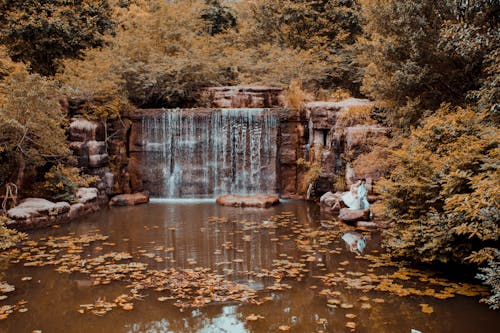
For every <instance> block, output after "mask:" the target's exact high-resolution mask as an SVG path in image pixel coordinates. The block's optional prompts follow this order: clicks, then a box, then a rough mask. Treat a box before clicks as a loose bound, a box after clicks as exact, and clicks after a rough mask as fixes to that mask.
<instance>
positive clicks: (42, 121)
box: [0, 66, 70, 186]
mask: <svg viewBox="0 0 500 333" xmlns="http://www.w3.org/2000/svg"><path fill="white" fill-rule="evenodd" d="M61 98H62V96H61V95H60V93H59V88H58V87H57V85H56V84H55V82H53V81H52V80H49V79H47V78H44V77H41V76H40V75H38V74H29V73H28V71H27V69H26V68H25V67H24V66H18V67H16V68H15V70H14V71H13V72H11V73H10V74H9V75H7V76H5V77H4V78H3V79H2V80H0V168H1V171H2V172H0V174H1V177H0V185H5V184H6V183H7V182H16V183H17V185H18V186H20V185H21V182H22V180H23V176H24V171H25V170H26V168H34V167H37V166H41V165H44V164H45V163H46V162H56V161H63V160H67V159H68V157H69V156H70V150H69V148H68V145H67V142H66V135H65V124H66V122H67V120H66V118H65V112H64V111H63V108H62V107H61V104H60V100H61Z"/></svg>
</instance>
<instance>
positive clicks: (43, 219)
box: [7, 198, 70, 230]
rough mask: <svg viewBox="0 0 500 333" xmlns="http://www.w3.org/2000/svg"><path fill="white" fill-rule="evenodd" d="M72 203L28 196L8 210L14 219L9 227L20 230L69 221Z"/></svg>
mask: <svg viewBox="0 0 500 333" xmlns="http://www.w3.org/2000/svg"><path fill="white" fill-rule="evenodd" d="M69 210H70V205H69V203H67V202H56V203H54V202H51V201H49V200H45V199H41V198H27V199H24V200H23V201H21V203H20V204H19V205H18V206H16V207H14V208H12V209H9V210H8V211H7V215H8V216H9V218H11V219H12V220H13V221H12V222H9V224H8V225H9V227H11V228H15V229H18V230H28V229H34V228H41V227H47V226H50V225H53V224H58V223H65V222H68V221H69V214H68V213H69Z"/></svg>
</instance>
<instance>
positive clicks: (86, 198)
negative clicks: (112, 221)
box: [76, 187, 99, 204]
mask: <svg viewBox="0 0 500 333" xmlns="http://www.w3.org/2000/svg"><path fill="white" fill-rule="evenodd" d="M98 194H99V191H98V190H97V189H96V188H95V187H80V188H79V189H78V190H77V191H76V198H77V201H78V202H79V203H82V204H86V203H88V202H91V201H97V195H98Z"/></svg>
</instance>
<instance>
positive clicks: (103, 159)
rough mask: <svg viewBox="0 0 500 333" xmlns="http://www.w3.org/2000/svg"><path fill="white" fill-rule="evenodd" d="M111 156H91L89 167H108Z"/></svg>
mask: <svg viewBox="0 0 500 333" xmlns="http://www.w3.org/2000/svg"><path fill="white" fill-rule="evenodd" d="M108 162H109V156H108V154H97V155H90V156H89V166H90V167H91V168H101V167H104V166H106V165H108Z"/></svg>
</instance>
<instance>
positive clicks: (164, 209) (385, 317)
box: [0, 201, 500, 333]
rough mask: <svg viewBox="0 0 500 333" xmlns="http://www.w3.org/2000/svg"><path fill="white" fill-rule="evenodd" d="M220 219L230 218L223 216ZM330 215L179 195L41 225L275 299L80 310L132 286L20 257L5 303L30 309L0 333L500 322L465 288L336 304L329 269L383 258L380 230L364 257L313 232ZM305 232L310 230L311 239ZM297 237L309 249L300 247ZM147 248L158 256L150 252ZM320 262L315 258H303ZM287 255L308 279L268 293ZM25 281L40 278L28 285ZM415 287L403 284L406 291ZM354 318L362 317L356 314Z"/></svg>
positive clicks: (8, 276) (475, 326)
mask: <svg viewBox="0 0 500 333" xmlns="http://www.w3.org/2000/svg"><path fill="white" fill-rule="evenodd" d="M284 212H285V213H284ZM283 213H284V214H283ZM276 216H280V217H279V218H276ZM212 217H226V218H228V220H227V221H226V222H223V223H218V222H214V219H213V218H212ZM321 218H322V217H321V216H320V213H319V211H318V209H317V207H316V206H315V205H312V204H307V203H303V202H286V203H283V204H281V205H280V206H277V207H275V208H270V209H266V210H264V209H248V208H247V209H241V208H229V207H219V206H217V205H215V204H213V203H211V202H179V201H173V202H167V203H165V202H164V203H151V204H148V205H144V206H138V207H125V208H112V209H104V210H103V211H101V212H99V213H96V214H94V215H92V216H90V217H87V218H85V219H83V220H81V221H78V222H74V223H71V224H69V225H65V226H61V227H60V228H49V229H45V230H39V231H35V232H33V233H31V234H30V238H31V239H32V240H38V239H39V238H42V241H43V239H45V238H46V237H49V236H54V237H59V236H64V235H68V234H71V235H73V236H78V235H84V234H94V233H96V232H97V231H96V230H98V232H99V233H100V234H103V235H108V236H109V238H108V239H107V240H106V241H105V242H104V243H105V244H107V245H105V244H103V242H99V241H98V242H94V243H91V244H90V245H89V247H88V248H86V249H85V251H84V252H83V253H82V254H81V255H82V257H89V258H91V257H95V256H98V255H101V254H103V253H106V252H110V251H125V252H128V253H130V254H132V256H133V257H134V258H133V260H134V261H140V262H144V263H148V264H149V268H154V269H158V270H161V269H164V268H170V267H175V268H178V269H181V268H195V267H205V268H211V269H212V270H213V271H214V272H216V273H218V274H221V275H224V276H225V278H226V279H228V280H232V281H236V282H238V283H241V284H245V285H248V286H250V287H252V288H253V289H254V290H256V292H257V294H258V295H259V299H265V300H267V301H266V302H264V304H262V305H254V304H247V303H245V302H238V301H236V302H225V303H224V304H217V303H215V304H209V305H207V306H204V307H201V308H188V309H185V310H183V311H181V310H180V309H179V308H178V307H176V306H174V305H173V301H167V302H160V301H158V300H157V298H158V297H159V296H161V295H163V294H162V293H160V292H157V291H154V290H143V291H141V294H142V295H143V296H144V297H143V298H142V299H140V300H133V301H132V302H133V304H134V309H133V310H131V311H125V310H123V309H121V308H119V307H118V308H115V309H113V310H112V311H110V312H108V313H107V314H105V315H103V316H96V315H94V314H92V313H89V312H86V313H83V314H81V313H79V312H78V310H79V309H81V308H80V304H85V303H94V302H95V301H96V300H97V299H99V298H101V299H102V298H106V299H107V300H113V299H114V298H115V297H117V296H119V295H121V294H126V293H127V292H128V291H129V290H128V289H127V287H126V286H127V282H126V281H123V282H121V281H113V282H111V283H110V284H107V285H98V286H91V280H92V278H91V277H89V275H85V274H82V273H72V274H68V273H58V272H56V271H55V268H56V267H54V266H52V265H49V266H44V267H26V266H24V265H23V262H25V261H21V262H19V263H9V264H8V265H4V266H8V267H3V268H1V269H3V270H4V274H3V275H4V276H3V279H2V280H5V281H7V282H8V283H10V284H12V285H14V286H15V287H16V290H15V291H14V292H11V293H8V296H9V297H8V298H7V299H6V300H3V301H0V306H2V305H4V304H13V303H15V302H17V301H19V300H26V301H27V302H28V303H27V305H26V308H27V309H28V311H26V312H23V313H19V312H17V311H16V312H14V313H12V314H11V315H10V316H9V317H8V318H7V319H5V320H1V321H0V332H32V331H33V330H41V331H42V332H54V333H57V332H110V333H111V332H278V331H279V329H280V326H281V329H286V328H288V327H289V331H291V332H320V331H323V332H350V331H351V330H350V329H349V328H347V327H345V325H346V323H347V322H353V323H355V325H356V329H355V332H410V330H411V329H412V328H414V329H418V330H420V331H422V332H426V333H428V332H493V331H496V328H497V327H498V325H500V317H499V316H498V313H497V312H494V311H491V310H489V309H488V308H487V306H485V305H483V304H480V303H478V299H479V297H465V296H460V295H456V296H455V297H453V298H449V299H445V300H441V299H436V298H434V297H429V296H415V295H410V296H404V297H401V296H396V295H394V294H391V293H389V292H381V291H368V292H364V291H362V290H359V289H356V288H351V289H348V288H347V286H346V285H345V284H342V283H340V282H339V283H338V284H337V285H336V286H335V285H330V286H328V288H329V289H330V290H331V291H334V292H338V294H336V296H335V298H336V299H338V300H339V301H340V302H341V303H343V304H346V306H345V307H347V308H342V307H340V306H338V307H335V305H333V304H331V305H330V306H328V305H327V304H328V303H327V300H328V299H330V298H332V297H331V296H328V297H327V296H324V295H322V294H321V293H320V292H321V290H323V289H326V288H327V286H325V285H323V283H322V281H321V279H319V278H318V277H319V276H324V275H325V274H327V273H330V272H337V273H339V272H344V273H346V274H351V273H352V272H361V273H364V272H368V271H373V270H374V268H373V267H370V266H369V265H370V263H373V261H369V260H366V257H367V256H369V255H375V256H377V255H378V253H379V252H377V251H378V250H379V245H378V242H379V236H378V235H377V234H376V233H375V234H369V233H367V238H368V240H367V247H366V249H365V252H364V254H363V256H360V257H357V256H356V255H355V254H353V253H351V252H349V251H348V250H347V249H346V248H345V246H344V244H343V241H342V240H341V239H340V237H337V238H331V239H330V240H329V241H325V240H324V239H323V240H321V239H316V238H315V237H316V236H315V233H314V232H315V231H317V230H325V228H323V227H321V224H320V222H321ZM323 218H324V219H326V218H325V217H323ZM279 219H282V220H285V221H286V223H284V225H282V226H280V227H279V228H264V229H262V228H258V226H262V225H267V224H269V223H273V221H277V220H279ZM269 220H271V222H268V221H269ZM219 222H221V221H219ZM252 222H254V223H252ZM334 226H335V228H337V229H338V228H339V227H340V225H337V224H336V225H334ZM301 230H307V231H308V232H309V234H308V235H309V236H308V237H307V239H306V238H304V235H303V234H301ZM311 232H312V233H311ZM73 233H74V234H73ZM297 239H300V241H301V242H302V243H300V242H299V243H298V242H297ZM229 242H230V243H229ZM113 243H114V245H113ZM298 244H299V245H300V244H306V245H305V247H302V248H299V247H298V246H297V245H298ZM318 244H320V245H318ZM166 248H170V250H168V251H167V250H165V249H166ZM172 248H173V250H172ZM149 253H152V254H154V255H155V258H156V259H157V260H158V261H155V260H154V258H149V257H148V256H147V255H145V254H149ZM311 257H314V259H315V261H312V259H310V260H311V261H306V260H304V259H305V258H311ZM235 259H237V260H236V261H234V260H235ZM238 259H241V260H238ZM283 259H287V260H289V261H290V262H295V263H299V262H300V263H303V264H305V267H304V269H303V270H302V271H301V272H302V273H301V274H302V275H304V276H303V278H300V280H301V281H297V279H295V278H284V279H283V280H282V281H281V282H282V283H286V284H288V285H289V286H290V289H286V288H285V290H281V291H280V290H277V291H272V290H268V289H266V288H267V287H269V286H270V285H272V284H273V283H274V282H275V280H274V279H272V278H268V277H263V278H259V277H256V276H255V274H249V272H262V271H263V270H266V269H267V270H272V269H273V268H276V266H273V260H283ZM301 259H302V261H301ZM160 260H162V261H160ZM394 270H395V268H390V267H382V268H376V269H375V271H376V272H377V274H381V275H383V274H385V273H391V272H393V271H394ZM348 272H349V273H348ZM361 273H360V274H361ZM0 276H1V275H0ZM23 277H31V278H32V279H31V280H28V279H24V281H23ZM421 279H422V280H424V281H423V282H419V281H416V282H411V281H410V282H411V283H412V284H411V286H412V287H414V288H416V289H419V288H420V289H419V290H425V289H426V288H427V286H426V285H425V283H426V282H425V278H421ZM410 282H408V281H405V282H404V283H403V284H405V283H406V284H407V285H406V286H407V287H408V283H410ZM266 297H267V298H266ZM360 297H362V300H360ZM363 297H365V298H364V299H363ZM381 302H383V303H381ZM363 303H365V304H366V303H368V304H370V306H371V308H369V309H368V308H366V307H365V308H362V304H363ZM419 304H427V305H429V306H431V307H432V309H433V312H432V313H430V314H429V313H424V312H422V311H421V309H422V307H421V306H420V305H419ZM351 306H352V308H351ZM251 314H255V315H260V316H262V317H263V318H260V319H258V320H256V321H249V320H247V319H246V318H247V317H248V316H250V315H251ZM346 314H347V315H348V316H350V317H352V316H351V314H353V315H356V317H355V318H351V319H349V318H347V317H346Z"/></svg>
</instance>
